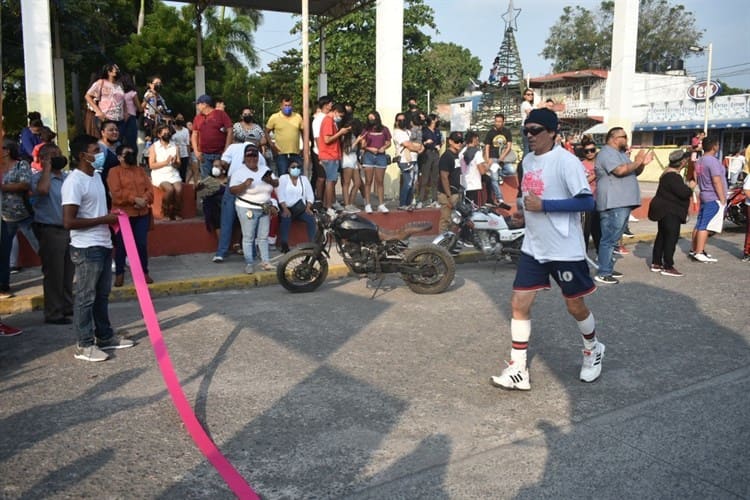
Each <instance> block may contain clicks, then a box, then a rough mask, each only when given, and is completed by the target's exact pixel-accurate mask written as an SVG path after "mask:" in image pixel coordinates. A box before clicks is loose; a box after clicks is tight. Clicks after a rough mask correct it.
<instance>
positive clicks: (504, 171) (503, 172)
mask: <svg viewBox="0 0 750 500" xmlns="http://www.w3.org/2000/svg"><path fill="white" fill-rule="evenodd" d="M491 161H492V163H494V164H495V165H497V167H494V165H493V166H490V178H491V179H492V182H491V183H490V184H491V186H492V193H493V194H494V195H495V198H496V199H497V200H498V201H500V200H502V199H503V192H502V191H501V190H500V181H501V176H502V177H510V176H512V175H516V168H515V167H514V166H513V164H512V163H500V160H498V159H497V158H493V159H492V160H491Z"/></svg>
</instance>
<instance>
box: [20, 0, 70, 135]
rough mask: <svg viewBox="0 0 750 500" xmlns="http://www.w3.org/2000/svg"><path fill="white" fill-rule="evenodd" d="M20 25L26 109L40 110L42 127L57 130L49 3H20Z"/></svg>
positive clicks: (40, 0) (38, 0)
mask: <svg viewBox="0 0 750 500" xmlns="http://www.w3.org/2000/svg"><path fill="white" fill-rule="evenodd" d="M21 23H22V27H23V53H24V74H25V79H26V107H27V110H29V111H39V113H41V115H42V121H43V122H44V123H45V125H48V126H50V128H53V129H57V128H59V126H58V124H57V114H56V112H55V90H54V89H55V82H54V77H53V72H52V32H51V28H50V10H49V3H48V0H21ZM61 91H62V92H63V96H64V95H65V94H64V88H63V89H62V90H61ZM62 118H63V119H65V117H64V116H63V117H62ZM66 128H67V127H66Z"/></svg>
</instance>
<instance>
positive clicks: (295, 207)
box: [289, 200, 307, 217]
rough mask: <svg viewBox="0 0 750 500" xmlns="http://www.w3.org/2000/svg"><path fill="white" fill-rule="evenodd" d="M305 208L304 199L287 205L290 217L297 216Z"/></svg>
mask: <svg viewBox="0 0 750 500" xmlns="http://www.w3.org/2000/svg"><path fill="white" fill-rule="evenodd" d="M305 210H307V203H305V201H304V200H297V203H295V204H294V205H292V206H291V207H289V211H290V212H291V213H292V217H299V216H300V215H302V214H303V213H304V212H305Z"/></svg>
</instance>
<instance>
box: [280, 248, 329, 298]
mask: <svg viewBox="0 0 750 500" xmlns="http://www.w3.org/2000/svg"><path fill="white" fill-rule="evenodd" d="M326 276H328V259H326V257H325V255H323V254H321V253H317V252H316V251H315V250H313V249H312V248H304V249H301V250H292V251H291V252H289V253H287V254H286V255H284V257H282V259H281V260H280V261H279V263H278V264H277V265H276V278H277V279H278V280H279V283H281V286H283V287H284V288H286V289H287V290H289V291H290V292H292V293H306V292H313V291H315V290H317V289H318V287H320V285H322V284H323V282H324V281H325V279H326Z"/></svg>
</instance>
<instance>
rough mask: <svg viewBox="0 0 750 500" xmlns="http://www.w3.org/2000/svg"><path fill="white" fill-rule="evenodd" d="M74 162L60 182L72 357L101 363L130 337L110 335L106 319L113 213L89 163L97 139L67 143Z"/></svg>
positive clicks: (97, 149) (96, 149) (98, 151)
mask: <svg viewBox="0 0 750 500" xmlns="http://www.w3.org/2000/svg"><path fill="white" fill-rule="evenodd" d="M70 153H71V156H72V157H73V159H74V160H75V161H76V162H77V163H78V165H77V168H76V169H75V170H73V171H71V172H70V174H69V175H68V177H67V178H66V179H65V182H64V183H63V185H62V205H63V225H64V227H65V229H68V230H70V247H71V250H70V258H71V260H72V261H73V264H74V265H75V277H74V279H73V324H74V326H75V329H76V332H77V333H78V345H77V347H76V352H75V358H76V359H82V360H85V361H105V360H106V359H107V358H109V355H108V354H107V353H106V352H104V351H107V350H111V349H124V348H127V347H133V345H135V343H134V342H133V341H132V340H129V339H125V338H122V337H119V336H117V335H115V334H114V331H113V330H112V325H111V324H110V321H109V292H110V290H111V289H112V271H111V268H112V237H111V235H110V232H109V226H110V225H111V224H115V223H117V215H115V214H112V213H108V210H107V198H106V195H105V192H104V183H103V182H102V178H101V175H100V174H99V172H97V171H96V170H95V169H94V166H93V165H92V164H93V163H94V161H95V160H96V159H97V157H98V155H102V154H104V152H103V151H101V147H100V145H99V144H98V143H97V140H96V138H95V137H93V136H90V135H81V136H78V137H76V138H75V139H73V140H72V141H71V143H70Z"/></svg>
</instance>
